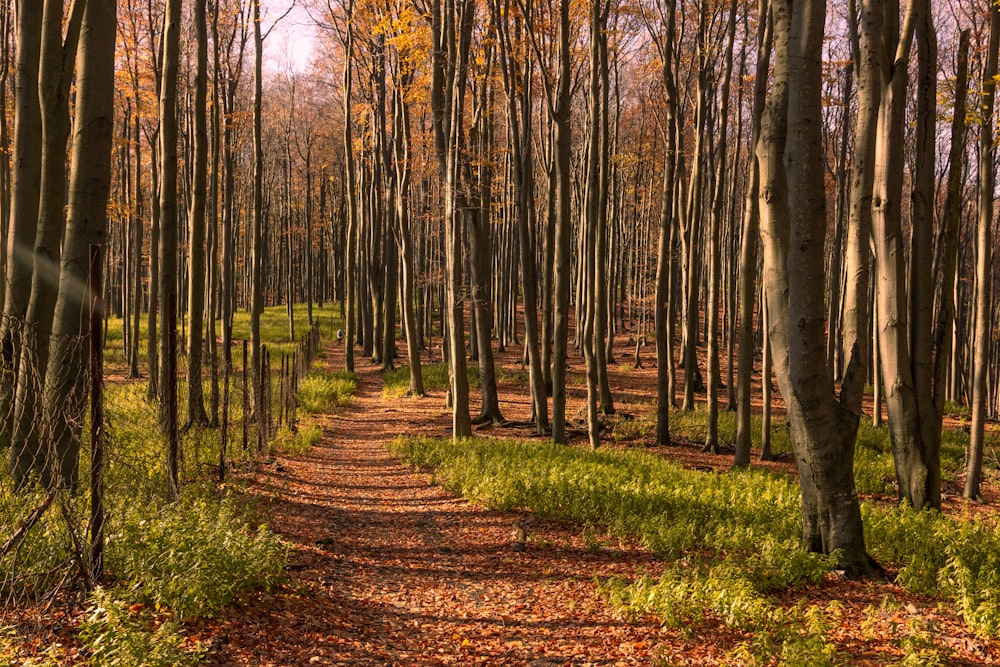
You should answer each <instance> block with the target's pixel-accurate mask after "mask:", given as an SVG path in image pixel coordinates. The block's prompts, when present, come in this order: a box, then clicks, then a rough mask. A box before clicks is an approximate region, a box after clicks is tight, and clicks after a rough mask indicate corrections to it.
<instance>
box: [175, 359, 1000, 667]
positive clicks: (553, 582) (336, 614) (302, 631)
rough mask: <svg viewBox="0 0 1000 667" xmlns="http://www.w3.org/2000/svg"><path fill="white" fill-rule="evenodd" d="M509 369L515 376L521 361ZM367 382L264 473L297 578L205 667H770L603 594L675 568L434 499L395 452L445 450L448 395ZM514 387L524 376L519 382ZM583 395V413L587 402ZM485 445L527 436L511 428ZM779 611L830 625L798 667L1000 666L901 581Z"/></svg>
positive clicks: (640, 383)
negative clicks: (408, 437)
mask: <svg viewBox="0 0 1000 667" xmlns="http://www.w3.org/2000/svg"><path fill="white" fill-rule="evenodd" d="M328 353H329V354H328V357H327V359H326V360H325V363H328V364H330V365H331V366H336V365H339V364H341V363H342V355H343V349H342V348H338V347H332V348H329V349H328ZM500 362H501V365H502V367H504V368H516V367H517V364H518V360H517V359H516V358H514V357H513V356H510V355H506V356H503V357H502V358H501V360H500ZM358 371H359V372H358V376H359V377H358V380H359V382H358V389H357V393H356V395H355V397H354V399H353V401H352V403H351V405H350V407H347V408H339V409H336V410H334V411H333V412H332V413H331V414H328V415H323V416H322V417H321V425H322V427H323V431H324V436H323V439H322V441H321V442H320V443H319V444H318V445H317V446H315V447H314V448H312V450H310V451H309V452H308V453H306V454H304V455H300V456H291V457H279V458H277V459H276V460H275V461H274V462H273V463H272V464H270V465H268V466H267V467H265V468H263V469H262V470H260V471H259V473H257V474H256V475H255V476H254V478H253V483H252V484H251V485H250V487H249V492H250V493H251V494H254V495H255V496H256V497H258V498H262V499H264V500H266V501H267V505H268V507H269V510H268V512H269V515H270V517H271V519H270V520H271V524H272V526H273V527H274V529H275V530H277V531H278V532H279V533H280V534H281V535H282V536H283V537H284V538H285V539H286V540H288V541H289V542H290V543H291V544H292V551H291V555H290V559H289V562H288V565H287V568H286V570H287V577H286V578H285V579H284V581H283V582H282V583H281V584H280V585H279V586H278V587H277V588H275V589H274V590H273V591H271V592H267V593H264V592H262V593H258V594H254V595H251V596H250V597H248V598H246V599H243V600H241V601H240V602H239V603H238V604H237V605H236V606H235V607H234V608H232V609H230V610H228V611H227V612H226V613H224V614H223V615H222V616H221V618H217V619H207V620H201V621H198V622H196V623H194V624H193V626H192V627H191V628H190V637H191V639H192V640H196V641H200V642H202V643H203V644H204V645H206V646H208V660H209V661H210V662H211V663H214V664H244V665H298V664H301V665H310V664H318V665H325V664H341V665H355V664H358V665H467V664H487V665H535V666H536V667H538V666H544V665H588V664H593V665H646V664H663V665H674V664H677V665H687V664H690V665H702V664H703V665H713V664H749V663H752V662H754V661H761V660H762V661H763V664H767V663H768V659H767V657H766V656H763V655H761V654H760V651H759V649H760V646H758V651H757V652H756V653H755V652H754V648H753V647H754V641H755V639H756V638H755V637H754V633H753V632H748V631H745V630H739V629H734V628H733V627H732V626H731V625H727V623H726V622H725V619H714V620H709V622H706V623H702V624H700V625H698V626H696V627H690V628H684V627H681V628H676V627H671V628H665V627H661V623H660V619H658V618H655V617H653V616H649V615H629V617H628V618H627V619H626V618H624V617H623V616H622V615H621V614H620V613H618V612H616V611H615V609H614V608H613V606H612V605H611V604H610V603H609V601H608V599H607V597H606V596H602V595H601V594H600V593H599V590H600V588H601V583H602V582H606V581H609V580H614V579H622V580H626V581H631V580H634V579H636V578H637V577H640V576H642V575H643V574H646V573H648V574H650V575H651V576H654V577H655V576H658V575H659V573H660V572H661V571H663V569H664V567H665V565H667V561H666V559H664V558H660V557H657V556H656V555H654V554H652V553H650V552H649V551H647V550H644V549H643V548H641V547H639V546H638V545H637V544H636V543H630V542H628V541H627V540H621V539H617V538H615V539H612V538H610V537H609V536H608V535H607V534H605V533H604V532H603V531H602V530H601V529H600V528H599V527H595V526H593V525H583V524H579V523H575V522H567V521H553V520H547V519H543V518H541V517H539V516H533V515H531V514H530V513H528V512H525V511H508V512H501V511H493V510H488V509H484V508H482V507H478V506H476V505H475V504H471V503H469V502H466V501H464V500H462V499H459V498H455V497H453V496H452V495H450V494H449V493H447V492H445V491H443V490H441V489H440V488H438V487H437V486H434V485H433V484H431V483H430V482H431V481H432V480H431V478H430V477H429V475H428V473H427V471H425V470H414V469H412V468H410V467H408V466H406V465H403V464H402V463H401V462H400V461H399V460H398V459H397V458H396V457H395V456H394V455H392V454H390V453H389V451H388V450H387V449H386V444H387V443H389V442H390V441H392V440H393V439H395V438H396V437H397V436H398V435H400V434H427V435H434V436H445V435H447V427H448V425H449V424H450V416H449V412H448V411H447V410H446V408H445V405H444V396H443V393H442V392H433V391H432V392H431V393H430V394H429V395H428V396H426V397H422V398H405V399H398V398H390V397H386V396H384V395H383V388H382V386H383V385H382V378H381V377H380V375H379V372H378V369H376V368H374V367H370V366H363V367H359V369H358ZM574 371H579V369H574V368H571V373H572V372H574ZM616 375H617V376H618V377H617V378H616V381H617V382H618V383H620V384H619V385H618V387H619V389H620V390H621V395H622V397H623V399H622V403H621V407H622V410H623V411H624V412H626V413H627V412H628V411H629V410H633V409H636V408H638V407H639V406H641V405H643V404H644V403H648V401H649V400H650V394H649V392H651V391H652V389H651V387H652V383H651V380H652V376H651V374H650V373H649V372H648V371H642V370H637V369H632V368H630V367H627V366H624V365H623V366H620V367H618V369H617V370H616ZM506 381H507V382H508V383H516V382H519V381H520V379H519V378H518V377H517V375H516V373H509V374H507V380H506ZM508 389H510V390H509V391H506V392H502V395H503V396H507V397H516V398H515V401H514V402H510V403H504V405H503V408H504V410H505V412H506V413H507V414H505V416H506V417H507V418H508V419H511V420H512V423H513V422H514V420H518V419H522V418H524V417H526V415H525V414H523V412H524V411H525V410H527V407H528V406H527V402H526V400H525V399H524V398H523V391H517V390H516V388H515V387H508ZM577 393H578V394H579V395H577V396H575V398H576V399H579V398H581V397H582V388H581V389H580V390H579V391H578V392H577ZM571 398H574V396H573V391H572V390H571ZM518 401H520V402H518ZM481 433H482V434H483V435H487V436H497V437H522V436H524V437H528V436H530V432H529V431H519V430H518V429H517V428H515V427H503V426H487V427H483V428H482V429H481ZM581 442H583V441H582V440H581ZM633 444H634V443H633ZM657 451H658V452H662V453H663V454H664V455H665V456H668V457H676V458H679V459H680V460H681V461H682V462H683V463H684V465H685V466H686V467H689V468H694V469H698V470H703V471H705V472H704V473H703V474H715V471H722V470H724V469H726V468H727V467H728V466H729V463H730V459H731V457H728V458H727V456H725V455H721V456H711V455H706V454H703V453H701V452H700V451H699V449H698V448H697V447H696V446H695V445H693V444H684V443H678V444H676V445H675V446H674V447H671V448H669V449H661V450H657ZM772 467H773V468H775V469H778V470H781V469H782V466H781V465H780V464H779V465H777V466H774V465H773V464H772ZM788 470H789V472H790V468H788ZM774 602H775V605H776V608H782V609H791V610H793V611H794V610H796V609H799V610H806V609H809V610H813V611H810V612H809V613H816V612H815V610H823V613H822V614H820V616H821V617H819V618H816V619H813V620H814V622H815V623H816V624H819V625H822V626H823V636H824V637H825V640H824V642H823V643H821V644H820V645H818V646H816V647H814V651H815V654H814V655H812V656H811V657H810V656H801V658H800V659H801V662H798V663H796V664H871V665H878V664H887V663H898V662H900V661H904V662H906V661H910V663H909V664H929V663H931V662H934V661H937V662H938V663H940V664H957V665H978V664H993V661H994V660H996V659H997V658H998V657H1000V647H998V645H997V644H996V642H993V641H988V640H984V639H983V638H982V637H979V636H977V635H975V634H973V633H972V632H970V631H969V630H968V629H967V628H966V627H965V624H964V623H963V620H962V618H961V617H960V616H959V615H958V614H957V613H956V612H955V610H954V605H953V604H950V603H946V602H945V601H943V600H937V599H932V598H922V597H919V596H914V595H911V594H908V593H907V592H905V591H904V590H903V589H902V588H900V587H898V586H896V585H894V584H891V583H886V582H880V581H867V582H851V581H847V580H844V579H843V578H841V577H839V576H838V575H837V574H836V573H832V574H830V575H828V576H827V577H826V579H825V580H824V581H822V582H821V583H819V584H817V585H806V586H803V587H800V588H798V589H797V590H791V591H786V592H783V593H781V594H780V595H779V596H778V597H777V598H776V599H775V600H774ZM796 605H798V607H797V606H796ZM803 613H805V612H803ZM764 646H766V645H764ZM778 647H779V648H780V644H779V645H778ZM777 660H778V658H777V657H774V658H773V661H774V662H775V663H776V662H777Z"/></svg>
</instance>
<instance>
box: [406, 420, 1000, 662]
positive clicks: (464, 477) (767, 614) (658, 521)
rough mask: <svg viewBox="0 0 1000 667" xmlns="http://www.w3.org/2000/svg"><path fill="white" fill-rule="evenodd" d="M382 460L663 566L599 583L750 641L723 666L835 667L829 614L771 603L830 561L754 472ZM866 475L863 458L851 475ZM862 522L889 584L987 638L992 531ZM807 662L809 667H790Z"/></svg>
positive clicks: (683, 620)
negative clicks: (931, 601)
mask: <svg viewBox="0 0 1000 667" xmlns="http://www.w3.org/2000/svg"><path fill="white" fill-rule="evenodd" d="M391 448H392V450H393V451H394V452H395V453H397V454H398V455H400V456H401V457H402V458H403V459H404V460H405V461H407V462H409V463H410V464H412V465H414V466H418V467H427V468H431V469H433V471H434V481H435V482H436V483H437V484H440V485H441V486H443V487H445V488H447V489H448V490H450V491H452V492H453V493H456V494H458V495H462V496H465V497H467V498H469V499H470V500H472V501H474V502H476V503H479V504H481V505H484V506H487V507H490V508H496V509H513V508H520V509H527V510H530V511H532V512H535V513H538V514H540V515H543V516H547V517H552V518H557V519H567V520H572V521H577V522H580V523H583V524H585V525H594V526H598V527H600V528H601V529H602V530H605V531H606V532H607V533H608V535H609V536H610V537H612V538H620V539H628V540H638V541H639V542H640V543H641V544H642V545H644V546H645V547H647V548H649V549H650V550H652V551H654V552H656V553H658V554H660V555H662V556H663V557H664V558H665V559H666V560H667V561H669V562H670V564H669V565H668V566H667V567H666V569H665V571H664V572H663V573H662V574H661V575H660V576H659V577H656V578H653V577H643V578H640V579H639V580H636V581H631V582H628V581H617V580H611V581H605V582H601V583H600V588H601V590H602V591H603V592H604V594H605V595H606V596H607V597H608V598H609V599H610V600H611V601H612V603H613V604H614V605H615V606H616V607H617V608H618V609H620V610H621V611H622V613H624V614H625V615H627V616H628V615H632V616H634V615H640V614H653V615H655V616H657V617H659V618H660V619H661V621H662V622H663V623H664V624H665V625H668V626H671V627H678V628H688V629H689V630H696V629H697V627H699V625H701V624H704V623H706V622H709V620H710V619H719V620H721V621H723V622H725V623H727V624H729V625H731V626H732V627H734V628H736V629H738V630H741V631H746V632H752V633H753V634H754V637H755V639H753V640H751V641H750V642H748V643H747V644H745V645H743V646H742V647H741V648H740V649H739V650H740V651H744V652H748V653H747V655H750V656H756V657H755V658H754V660H748V659H745V658H746V656H743V658H734V659H739V660H742V661H743V662H756V661H761V662H762V663H764V664H766V660H765V659H764V656H773V655H781V656H782V659H781V662H782V664H810V665H812V664H834V663H836V661H837V657H836V656H835V655H834V653H833V650H832V648H831V647H830V646H829V642H828V640H827V639H826V638H825V634H824V631H823V628H822V625H823V622H825V621H823V619H824V618H826V619H828V618H829V614H830V612H829V610H825V609H816V608H812V607H809V606H800V607H798V608H793V609H791V610H788V609H786V608H783V607H779V606H778V605H777V604H776V603H775V602H774V600H773V599H772V597H771V594H773V593H774V592H776V591H781V590H787V589H789V588H795V587H797V586H800V585H802V584H803V583H807V582H819V581H820V580H822V578H823V577H824V576H825V573H826V572H827V571H829V569H830V568H831V567H832V566H833V565H834V563H835V560H836V559H835V557H824V556H820V555H816V554H809V553H806V552H804V551H802V549H801V548H800V530H801V528H800V526H801V523H800V503H799V490H798V486H797V484H796V483H795V481H794V480H790V479H788V478H787V477H785V476H783V475H776V474H773V473H769V472H767V471H763V470H739V471H736V470H734V471H730V472H725V473H718V474H705V473H702V472H698V471H692V470H685V469H684V468H682V467H681V466H680V465H678V464H676V463H674V462H671V461H667V460H664V459H662V458H660V457H657V456H655V455H651V454H647V453H643V452H638V451H625V452H621V451H607V452H591V451H584V450H578V449H572V448H567V447H560V446H554V445H539V444H533V443H523V442H516V441H494V440H475V439H474V440H466V441H462V442H458V443H452V442H451V441H449V440H441V439H431V438H400V439H398V440H397V441H395V442H394V443H393V444H392V446H391ZM867 465H868V464H867V463H865V459H864V458H863V457H862V458H861V459H860V461H859V467H862V468H864V467H866V466H867ZM863 511H864V515H865V522H866V531H867V540H868V545H869V550H870V551H871V553H872V555H873V556H874V557H875V558H876V559H878V560H879V561H880V562H882V563H884V564H886V565H888V566H891V567H893V568H894V569H898V572H899V575H898V581H899V583H900V584H902V585H903V586H905V587H906V588H907V589H909V590H911V591H914V592H919V593H924V594H928V595H934V596H941V597H946V598H950V599H952V600H954V601H955V604H956V607H957V610H958V611H959V612H960V613H961V614H962V616H963V618H964V619H965V621H966V623H967V624H968V625H969V627H970V628H972V629H973V630H974V631H976V632H978V633H981V634H983V635H990V636H997V635H998V634H1000V594H998V593H997V591H1000V533H998V531H997V529H996V528H995V527H994V526H991V525H988V524H986V523H984V522H980V521H963V520H955V519H950V518H946V517H943V516H942V515H940V514H938V513H935V512H920V513H916V512H912V511H909V510H907V509H905V508H895V509H887V508H886V507H885V506H884V504H881V505H879V504H875V503H865V504H864V508H863ZM872 613H875V612H872ZM810 619H812V620H810ZM821 621H823V622H821ZM913 636H915V635H913V633H909V634H906V637H909V638H910V639H912V638H913ZM908 641H909V640H908ZM907 646H908V647H909V648H907V649H906V650H907V651H909V653H908V655H911V656H912V660H914V661H918V662H919V661H922V662H919V664H931V663H933V662H934V660H935V659H936V658H935V656H938V655H939V653H940V655H945V654H946V649H944V648H941V647H936V646H925V645H924V644H921V643H920V642H916V641H909V643H908V644H907ZM904 648H905V647H904ZM911 649H912V650H911ZM935 651H937V652H938V653H935ZM810 655H812V656H815V657H816V659H817V660H819V661H814V660H813V659H812V658H810V659H805V658H802V659H800V657H801V656H810ZM796 656H799V657H796ZM822 656H827V658H823V659H822V660H820V659H819V658H821V657H822ZM758 659H759V660H758ZM915 664H917V663H915Z"/></svg>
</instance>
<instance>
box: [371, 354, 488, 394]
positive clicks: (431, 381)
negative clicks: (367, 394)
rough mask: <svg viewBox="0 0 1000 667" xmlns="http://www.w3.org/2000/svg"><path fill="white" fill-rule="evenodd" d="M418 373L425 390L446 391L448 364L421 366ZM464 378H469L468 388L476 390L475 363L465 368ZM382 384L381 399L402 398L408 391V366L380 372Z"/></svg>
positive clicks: (476, 371) (477, 385)
mask: <svg viewBox="0 0 1000 667" xmlns="http://www.w3.org/2000/svg"><path fill="white" fill-rule="evenodd" d="M420 373H421V377H422V378H423V380H424V389H425V390H427V391H447V389H448V386H449V382H448V364H446V363H444V362H438V363H433V364H421V365H420ZM466 376H467V377H468V378H469V388H470V389H477V388H478V387H479V369H478V366H477V365H476V364H475V363H469V365H468V367H467V368H466ZM382 383H383V389H382V398H403V397H404V396H406V395H407V394H408V393H409V391H410V367H409V365H406V366H400V367H399V368H394V369H392V370H387V371H382Z"/></svg>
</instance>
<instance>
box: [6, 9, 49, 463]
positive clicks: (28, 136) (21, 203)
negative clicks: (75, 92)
mask: <svg viewBox="0 0 1000 667" xmlns="http://www.w3.org/2000/svg"><path fill="white" fill-rule="evenodd" d="M42 7H43V4H42V3H41V2H25V3H20V5H19V6H18V11H17V40H16V43H17V53H16V55H15V65H14V67H15V75H14V102H15V116H14V170H13V175H12V176H13V178H12V184H11V186H12V188H13V192H12V198H11V212H10V224H9V228H8V230H7V236H6V237H5V238H4V243H6V247H7V265H6V267H5V270H6V274H5V275H6V285H5V287H4V292H5V297H4V311H3V315H4V316H3V319H2V321H0V355H2V356H0V373H2V376H0V450H3V449H6V448H7V446H9V445H10V441H11V437H12V433H13V427H14V419H13V414H14V411H13V408H14V388H15V387H16V385H17V366H18V363H19V361H20V358H21V341H22V335H23V326H24V318H25V316H26V315H27V313H28V300H29V299H30V297H31V268H32V263H31V262H30V261H27V260H28V258H29V257H31V252H32V250H31V248H32V243H33V242H34V232H35V227H36V225H37V224H38V203H39V195H40V193H41V179H42V112H41V107H40V106H39V101H38V68H39V60H40V58H41V46H42Z"/></svg>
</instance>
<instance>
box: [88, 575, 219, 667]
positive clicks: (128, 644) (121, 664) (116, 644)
mask: <svg viewBox="0 0 1000 667" xmlns="http://www.w3.org/2000/svg"><path fill="white" fill-rule="evenodd" d="M90 599H91V604H90V608H89V609H88V610H87V615H86V618H85V619H84V621H83V623H82V625H81V627H80V641H82V642H83V644H84V646H86V647H87V650H88V653H89V655H90V664H92V665H95V667H112V666H114V667H187V666H189V665H190V666H193V665H197V664H199V663H200V662H201V661H202V658H203V657H204V653H205V651H204V650H203V648H202V647H201V646H198V645H194V646H189V645H188V644H187V643H186V642H185V640H184V636H183V634H182V633H181V627H180V624H178V623H177V622H176V621H171V620H168V621H166V622H163V623H161V624H160V625H159V626H158V627H157V628H156V629H155V630H154V629H153V627H152V626H153V618H152V614H151V613H150V611H149V609H148V608H146V607H144V606H143V605H129V604H128V603H127V602H126V601H125V600H123V599H121V598H118V597H116V596H115V595H114V593H113V592H111V591H108V590H105V589H100V588H99V589H97V590H96V591H94V592H93V594H91V598H90Z"/></svg>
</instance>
